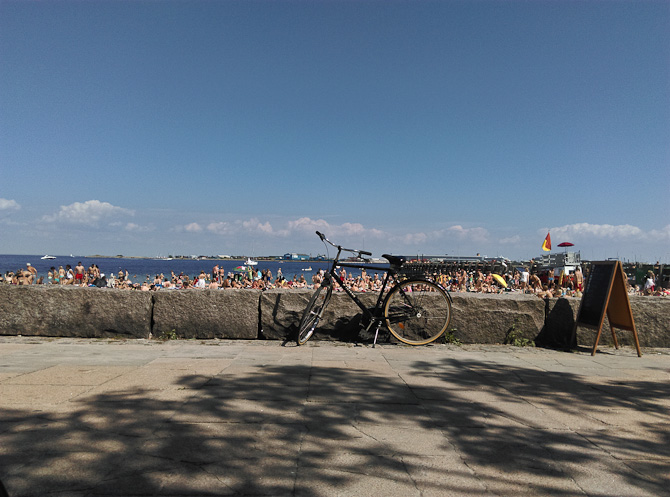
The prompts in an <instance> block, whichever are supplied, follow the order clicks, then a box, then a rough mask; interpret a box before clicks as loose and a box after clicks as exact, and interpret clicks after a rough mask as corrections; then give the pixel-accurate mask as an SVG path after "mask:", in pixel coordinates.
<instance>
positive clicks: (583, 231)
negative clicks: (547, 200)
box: [542, 223, 644, 242]
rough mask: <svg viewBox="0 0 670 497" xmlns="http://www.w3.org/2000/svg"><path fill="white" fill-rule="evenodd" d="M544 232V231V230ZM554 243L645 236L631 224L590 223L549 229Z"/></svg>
mask: <svg viewBox="0 0 670 497" xmlns="http://www.w3.org/2000/svg"><path fill="white" fill-rule="evenodd" d="M542 232H544V230H542ZM549 232H550V233H551V239H552V241H554V240H555V241H559V239H560V241H561V242H563V241H572V240H575V239H582V238H609V239H622V238H624V239H626V238H636V237H637V238H639V237H641V236H643V235H644V232H643V231H642V230H641V229H640V228H638V227H637V226H631V225H630V224H620V225H616V226H615V225H611V224H590V223H576V224H568V225H565V226H559V227H556V228H551V229H549Z"/></svg>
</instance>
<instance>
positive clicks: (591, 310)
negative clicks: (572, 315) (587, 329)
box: [577, 261, 618, 328]
mask: <svg viewBox="0 0 670 497" xmlns="http://www.w3.org/2000/svg"><path fill="white" fill-rule="evenodd" d="M617 262H618V261H605V262H593V263H592V264H591V272H590V274H589V276H588V279H587V280H586V288H584V295H583V296H582V302H581V305H580V306H579V313H578V314H577V323H579V324H581V325H583V326H591V327H593V328H599V327H600V325H601V323H602V321H603V318H604V316H605V309H606V308H607V301H608V300H609V296H610V291H611V289H612V277H613V276H614V270H615V268H616V265H617Z"/></svg>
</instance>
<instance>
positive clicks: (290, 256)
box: [284, 253, 310, 261]
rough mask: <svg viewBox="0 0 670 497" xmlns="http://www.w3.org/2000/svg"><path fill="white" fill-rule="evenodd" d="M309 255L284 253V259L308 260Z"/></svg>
mask: <svg viewBox="0 0 670 497" xmlns="http://www.w3.org/2000/svg"><path fill="white" fill-rule="evenodd" d="M309 259H310V256H309V255H307V254H295V253H292V254H284V260H287V261H308V260H309Z"/></svg>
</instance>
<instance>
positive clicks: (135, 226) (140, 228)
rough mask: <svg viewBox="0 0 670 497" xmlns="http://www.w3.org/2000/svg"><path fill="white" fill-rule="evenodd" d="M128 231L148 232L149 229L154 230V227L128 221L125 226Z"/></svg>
mask: <svg viewBox="0 0 670 497" xmlns="http://www.w3.org/2000/svg"><path fill="white" fill-rule="evenodd" d="M123 229H124V230H126V231H130V232H131V233H146V232H148V231H153V230H154V228H152V227H149V226H140V225H139V224H135V223H127V224H126V226H125V227H124V228H123Z"/></svg>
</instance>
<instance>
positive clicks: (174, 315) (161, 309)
mask: <svg viewBox="0 0 670 497" xmlns="http://www.w3.org/2000/svg"><path fill="white" fill-rule="evenodd" d="M311 294H312V292H311V291H310V290H304V291H302V290H269V291H265V292H262V291H260V290H225V291H222V290H180V291H159V292H138V291H128V290H114V289H96V288H79V287H46V286H44V287H43V286H9V285H2V286H0V334H1V335H24V336H53V337H81V338H109V337H119V338H149V337H152V336H153V337H154V338H161V337H163V338H194V339H212V338H221V339H247V340H249V339H266V340H286V339H291V338H292V337H293V335H294V334H295V330H296V328H297V326H298V323H299V321H300V317H301V316H302V312H303V310H304V308H305V306H306V305H307V302H308V300H309V297H310V296H311ZM452 297H453V309H452V311H453V312H452V320H451V323H450V326H449V330H448V331H449V333H450V336H451V337H452V339H454V340H459V341H460V342H462V343H484V344H489V343H490V344H495V343H505V342H506V341H508V339H509V337H510V336H511V335H512V334H513V336H514V337H515V338H518V339H525V340H529V341H530V340H533V341H535V343H536V344H537V345H541V346H548V347H558V348H573V347H575V346H576V345H577V344H579V345H585V346H591V345H592V344H593V341H594V339H595V331H594V330H592V329H588V328H582V327H579V328H578V329H577V334H576V343H575V342H574V341H573V340H572V332H573V328H574V325H575V320H576V316H577V311H578V309H579V300H578V299H572V298H570V299H566V298H560V299H546V300H542V299H539V298H537V297H535V296H533V295H524V294H517V293H511V294H504V295H486V294H471V293H464V294H458V293H457V294H453V295H452ZM361 300H362V301H363V302H364V303H366V304H367V305H369V306H370V307H372V306H374V304H375V301H376V294H372V293H370V294H361ZM630 301H631V308H632V310H633V318H634V320H635V325H636V327H637V330H638V335H639V339H640V345H641V346H643V347H670V300H667V299H663V298H655V297H631V298H630ZM360 317H361V313H360V309H359V308H358V307H356V305H355V304H354V303H353V302H352V301H351V300H350V299H349V298H348V297H347V296H346V295H344V294H341V293H336V294H334V295H333V299H332V301H331V303H330V305H329V306H328V308H327V309H326V312H325V314H324V317H323V320H322V321H321V323H320V324H319V328H318V329H317V332H316V333H315V337H314V338H315V339H321V340H355V339H356V340H361V341H370V340H372V338H373V337H372V334H371V333H365V332H361V333H359V327H358V323H359V320H360ZM617 336H618V339H619V341H620V343H623V344H625V345H632V344H633V342H632V338H633V337H632V333H631V332H628V331H620V330H617ZM611 339H612V337H611V332H610V329H609V324H608V323H607V319H606V320H605V326H604V327H603V333H602V337H601V341H600V343H601V344H603V345H606V344H610V343H611Z"/></svg>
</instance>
